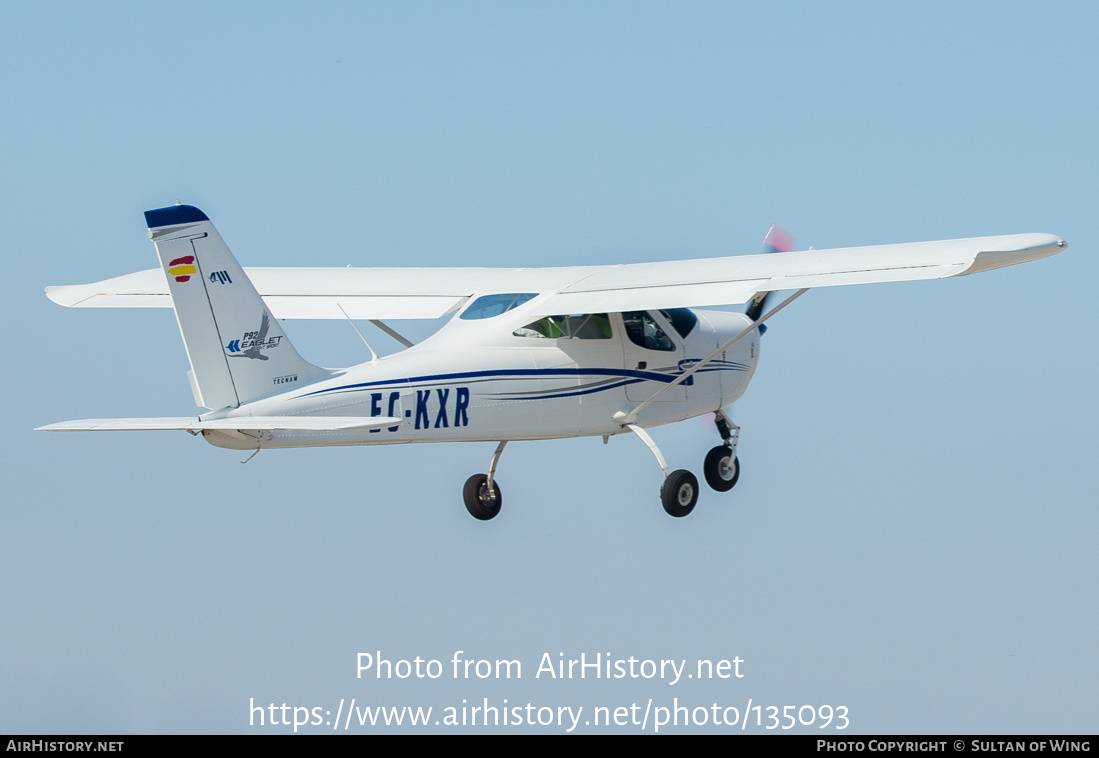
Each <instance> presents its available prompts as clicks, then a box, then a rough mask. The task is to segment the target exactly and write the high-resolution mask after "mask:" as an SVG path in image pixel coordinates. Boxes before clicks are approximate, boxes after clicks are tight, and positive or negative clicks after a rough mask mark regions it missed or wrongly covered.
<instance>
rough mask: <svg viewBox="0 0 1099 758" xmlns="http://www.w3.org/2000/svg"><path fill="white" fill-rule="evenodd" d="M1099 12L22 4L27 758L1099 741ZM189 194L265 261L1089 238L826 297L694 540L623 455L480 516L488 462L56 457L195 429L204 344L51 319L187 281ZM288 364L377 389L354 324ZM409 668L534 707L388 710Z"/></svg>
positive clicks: (535, 447)
mask: <svg viewBox="0 0 1099 758" xmlns="http://www.w3.org/2000/svg"><path fill="white" fill-rule="evenodd" d="M1097 15H1099V11H1097V10H1096V7H1095V6H1094V4H1090V3H1051V4H1040V5H1038V4H1032V3H1006V2H1005V3H996V4H991V3H990V4H964V5H962V6H958V4H955V3H927V2H921V3H911V4H887V5H883V4H881V3H844V4H810V3H804V4H803V3H769V4H767V5H766V7H764V8H750V7H742V6H741V4H730V3H713V4H709V3H691V4H688V5H683V4H660V3H637V2H626V3H579V4H571V3H545V4H532V3H523V4H516V3H499V4H492V3H489V4H486V3H462V4H460V3H423V4H415V5H413V4H408V3H371V4H364V3H322V4H314V5H310V6H308V7H306V6H304V5H299V4H289V3H264V4H258V3H257V4H229V5H226V4H220V3H189V4H187V5H186V6H178V7H175V6H174V7H168V6H163V7H159V6H157V7H154V6H150V5H148V4H141V3H133V4H119V3H109V4H96V5H95V6H91V5H82V4H75V3H50V4H45V3H41V4H31V3H20V2H14V1H12V0H0V165H2V166H3V175H2V178H0V223H2V225H3V229H4V238H3V241H2V242H0V249H2V250H3V260H4V263H5V274H4V278H3V284H2V286H3V294H4V297H3V298H2V299H0V314H2V316H3V322H2V323H3V324H5V327H6V330H7V334H8V336H7V338H6V339H5V341H4V345H5V353H6V356H7V362H6V369H5V370H4V371H3V372H2V374H0V376H2V379H0V381H2V382H3V390H4V394H5V396H6V397H7V404H6V414H5V415H6V420H5V428H6V434H5V435H4V442H3V453H4V455H3V463H2V466H3V469H2V470H3V473H4V484H5V486H4V497H3V507H2V508H0V575H2V576H3V577H5V581H4V582H3V583H0V607H3V608H4V613H3V614H2V615H0V732H91V731H103V732H131V731H132V732H237V731H249V726H248V720H249V711H248V704H249V700H250V699H253V698H254V700H255V702H257V703H261V704H268V703H271V702H275V703H276V704H282V703H287V704H289V705H298V706H307V707H310V708H312V707H316V706H320V707H322V708H325V709H331V710H332V711H333V712H334V711H335V710H336V707H337V706H338V704H339V701H340V699H341V698H345V699H347V700H348V701H350V699H351V698H357V700H358V703H359V704H366V705H422V706H425V707H426V706H432V707H434V708H436V709H442V708H444V707H446V706H448V705H460V704H461V701H462V699H463V698H464V699H466V700H467V701H469V704H474V703H480V702H481V700H482V699H483V698H486V697H487V698H489V699H490V701H492V703H491V704H494V705H501V704H502V700H503V699H504V698H507V699H508V700H509V704H511V705H525V704H526V703H528V702H530V703H533V704H534V705H535V706H538V707H541V706H553V707H555V708H556V707H557V706H565V705H570V706H573V707H574V708H575V707H578V706H584V707H585V708H586V709H589V713H590V709H591V708H593V707H595V706H601V705H606V706H612V707H613V706H619V705H625V706H629V705H630V704H631V703H634V702H637V703H641V704H642V705H644V704H645V703H646V702H647V701H648V699H649V698H652V699H653V704H654V706H657V705H670V704H671V701H672V698H678V699H679V703H680V704H686V705H689V706H691V707H694V706H699V705H701V706H707V707H709V706H710V705H711V704H712V703H718V704H721V705H722V706H726V705H733V706H736V707H738V708H740V709H741V710H743V708H744V706H745V704H746V703H747V701H748V699H749V698H751V699H752V701H753V703H754V704H762V705H764V706H767V705H778V706H783V705H798V706H800V705H806V704H809V705H821V704H830V705H833V706H838V705H844V706H847V708H848V709H849V715H850V719H851V726H850V728H849V729H848V730H847V732H848V733H851V732H905V733H916V732H969V733H1004V732H1094V730H1095V706H1096V703H1097V701H1099V691H1097V684H1096V682H1099V653H1097V652H1096V646H1095V630H1096V628H1099V611H1097V607H1096V600H1095V584H1096V578H1097V576H1099V558H1097V557H1096V550H1095V541H1096V536H1097V531H1099V529H1097V528H1099V516H1097V509H1096V507H1095V506H1096V492H1097V490H1099V487H1097V485H1099V475H1097V474H1096V469H1095V467H1094V460H1093V459H1094V457H1095V450H1096V445H1095V426H1096V421H1097V413H1096V411H1097V401H1096V397H1095V387H1096V379H1097V359H1096V352H1095V344H1096V342H1095V330H1096V328H1097V326H1099V310H1097V309H1096V306H1095V298H1094V292H1093V290H1094V283H1095V282H1096V281H1097V275H1099V270H1097V265H1096V262H1095V260H1096V259H1095V255H1094V250H1095V241H1096V239H1097V233H1099V226H1097V223H1096V220H1095V219H1096V209H1097V208H1099V192H1097V186H1099V185H1097V182H1096V176H1097V175H1099V165H1097V163H1099V161H1097V156H1096V149H1095V135H1096V134H1099V108H1097V105H1099V101H1097V95H1096V93H1097V92H1099V81H1097V80H1096V76H1097V74H1096V72H1097V71H1099V60H1097V54H1096V47H1095V44H1094V30H1095V29H1096V28H1097V21H1099V18H1097ZM177 199H180V200H182V201H183V202H186V203H191V204H194V205H197V206H199V207H201V208H202V209H203V210H205V211H206V212H207V213H208V214H209V215H210V217H211V218H212V219H213V220H214V222H215V223H216V224H217V226H218V228H219V230H220V231H221V233H222V235H223V236H224V237H225V239H226V240H227V241H228V243H229V245H230V246H231V247H232V249H233V250H234V252H235V253H236V255H237V257H238V258H239V259H240V260H241V262H242V263H244V264H245V265H303V264H313V265H344V264H347V263H354V264H356V265H364V266H365V265H385V266H390V265H417V266H432V265H448V266H452V265H487V266H494V265H498V266H517V265H551V264H583V263H611V262H628V261H644V260H663V259H668V258H680V257H682V258H687V257H701V256H709V255H728V254H732V253H754V252H757V251H758V250H759V248H760V242H761V239H762V236H763V234H764V232H765V230H766V229H767V227H768V225H769V224H771V223H774V222H779V223H782V224H783V225H784V226H786V227H787V228H788V229H790V230H791V232H792V233H793V234H794V235H795V236H797V237H798V239H799V242H801V244H802V245H803V246H809V245H813V246H815V247H818V248H821V247H831V246H843V245H858V244H874V243H885V242H901V241H912V240H922V239H942V238H950V237H963V236H977V235H985V234H1005V233H1014V232H1030V231H1035V232H1052V233H1055V234H1059V235H1061V236H1063V237H1064V238H1065V239H1066V240H1067V241H1068V243H1069V249H1068V251H1067V252H1066V253H1064V254H1062V255H1059V256H1057V257H1055V258H1052V259H1048V260H1044V261H1040V262H1036V263H1032V264H1028V265H1025V266H1020V267H1016V268H1012V269H1008V270H1004V271H997V272H992V273H989V274H983V275H980V276H974V277H966V278H963V279H958V280H950V281H943V282H918V283H911V284H897V285H881V286H867V287H853V288H832V289H828V290H817V291H813V292H810V293H809V294H808V295H807V296H805V297H804V298H802V299H801V300H799V301H798V303H797V304H796V305H795V306H793V307H791V308H790V309H788V310H787V311H785V312H783V313H782V314H781V315H780V316H778V317H776V319H775V320H774V322H773V325H772V328H771V330H770V331H769V332H768V333H767V336H766V338H765V340H764V343H765V344H764V350H763V357H762V361H761V364H760V369H759V371H758V372H757V374H756V377H755V379H754V380H753V384H752V386H751V388H750V389H749V391H748V393H747V395H746V396H745V398H744V399H743V401H741V403H739V404H738V405H737V407H736V408H735V410H734V418H735V419H736V420H737V422H738V423H739V424H741V426H742V427H743V431H742V436H741V449H740V453H741V460H742V464H743V471H742V476H741V480H740V483H739V484H738V486H737V488H736V489H735V490H734V491H733V492H732V493H730V494H729V495H724V496H721V495H718V494H716V493H713V492H711V491H709V490H706V491H704V492H703V493H702V496H701V499H700V502H699V506H698V508H696V510H695V512H694V513H693V514H692V515H691V516H690V517H689V518H687V519H683V520H672V519H670V518H669V517H667V516H666V515H665V514H664V512H663V511H662V510H661V508H660V505H659V502H658V498H657V489H658V487H659V484H660V472H659V469H658V468H657V466H656V465H655V463H654V461H653V459H652V456H651V455H650V454H649V452H648V451H647V450H645V449H644V447H643V446H642V445H641V444H640V443H639V442H638V441H637V440H636V439H633V438H630V437H620V438H616V439H614V440H612V441H611V443H610V444H609V445H607V446H605V447H604V446H603V445H602V444H601V442H600V440H597V439H596V440H574V441H563V442H535V443H523V444H519V443H517V444H514V445H512V446H509V448H508V450H507V451H506V453H505V455H504V458H503V460H502V462H501V465H500V469H499V478H500V482H501V486H502V487H503V489H504V491H505V493H506V508H505V511H504V513H503V514H502V515H501V516H500V517H499V518H498V519H496V520H495V521H493V522H491V523H489V524H482V523H478V522H475V521H474V520H473V519H471V518H470V517H469V516H468V515H467V513H466V512H465V509H464V508H463V507H462V503H461V496H460V489H461V485H462V483H463V482H464V481H465V479H466V477H467V476H468V475H469V474H471V473H475V472H478V471H484V470H485V468H486V467H487V463H488V459H489V456H490V455H491V452H492V446H491V445H473V444H468V445H447V446H419V447H416V446H396V447H390V448H386V447H378V448H359V449H339V450H303V451H272V452H266V453H263V454H260V455H259V456H258V457H257V458H256V459H255V460H253V461H251V462H250V463H248V464H247V465H246V466H241V465H240V464H239V463H238V461H239V460H241V459H242V458H243V456H241V455H238V454H236V453H233V452H229V451H224V450H218V449H215V448H212V447H209V446H207V445H205V444H203V443H202V442H201V441H199V440H195V439H192V438H190V437H188V436H187V435H184V434H168V433H163V434H152V433H149V434H143V433H141V434H137V433H135V434H118V435H47V434H43V433H33V432H31V431H30V430H31V429H32V428H33V427H35V426H40V425H42V424H46V423H51V422H55V421H62V420H66V419H72V418H85V417H107V416H141V415H150V416H158V415H164V416H167V415H186V414H189V413H191V412H192V411H193V404H192V400H191V394H190V392H189V390H188V385H187V380H186V377H185V372H186V369H187V361H186V356H185V353H184V351H183V346H182V342H181V340H180V338H179V334H178V331H177V329H176V326H175V323H174V319H173V318H172V315H171V313H170V312H164V311H128V312H127V311H102V312H89V311H73V310H66V309H62V308H59V307H57V306H55V305H53V304H52V303H50V302H49V301H47V300H46V298H45V297H44V296H43V295H42V288H43V287H44V286H46V285H48V284H69V283H80V282H87V281H95V280H98V279H102V278H105V277H108V276H114V275H118V274H122V273H127V272H130V271H134V270H138V269H144V268H149V267H151V266H153V265H154V264H155V254H154V250H153V247H152V245H151V244H150V243H149V242H148V240H147V238H146V237H145V228H144V223H143V219H142V216H141V213H142V211H144V210H147V209H149V208H155V207H160V206H163V205H167V204H170V203H172V202H174V201H175V200H177ZM286 328H287V330H288V332H289V334H290V337H291V339H293V340H294V342H295V345H296V346H297V347H298V348H299V350H300V351H301V352H302V353H303V354H304V355H305V356H306V357H307V358H308V359H310V360H312V361H314V362H316V363H321V364H325V365H346V364H348V363H353V362H358V361H361V360H364V359H366V357H367V356H366V355H365V350H364V348H363V347H362V345H361V343H360V342H359V341H358V338H357V337H356V336H355V335H354V333H353V332H352V331H351V329H350V328H349V327H348V326H347V325H346V324H340V323H337V322H331V323H323V324H307V323H300V322H291V323H289V324H288V325H287V327H286ZM366 328H368V329H372V327H366ZM407 328H408V329H409V331H410V332H412V333H413V334H414V335H416V336H420V335H422V334H424V333H426V331H425V330H426V329H427V325H421V324H414V325H409V326H408V327H407ZM367 334H368V336H370V337H371V339H373V340H374V341H375V343H376V344H378V345H379V346H382V345H387V349H388V350H392V349H395V348H396V345H395V344H394V343H392V342H387V341H386V338H385V337H384V336H382V335H381V334H380V333H378V332H376V331H371V332H367ZM654 436H655V437H656V439H657V441H658V442H659V443H660V444H661V445H662V446H663V449H664V451H665V453H666V454H667V455H668V457H669V459H670V463H671V464H672V466H673V467H674V468H691V469H694V470H695V471H696V472H699V471H700V470H701V461H702V457H703V455H704V454H705V452H706V450H707V449H709V448H710V447H711V446H712V445H713V444H715V441H716V436H715V435H714V433H713V431H712V430H711V429H710V428H708V427H707V426H706V425H705V424H703V423H701V422H699V421H688V422H684V423H682V424H679V425H676V426H673V427H665V428H660V429H657V430H655V432H654ZM378 650H380V651H382V652H383V654H384V655H386V656H388V657H392V658H394V659H397V658H414V657H415V656H421V657H423V658H428V659H440V660H442V661H444V662H446V661H449V660H450V657H451V656H452V654H453V653H454V651H455V650H463V651H466V654H467V655H468V656H470V657H476V658H485V659H495V658H515V659H519V660H521V661H522V663H523V665H524V671H523V674H524V676H523V679H522V680H521V681H512V682H495V681H473V682H466V681H454V680H453V679H450V678H449V677H443V678H441V679H439V680H437V681H411V680H410V681H402V682H397V681H392V682H378V681H376V680H367V679H362V680H359V679H356V678H355V656H356V654H357V653H359V652H375V651H378ZM544 652H549V653H550V654H551V655H553V656H556V655H557V654H558V653H561V652H563V653H565V655H566V657H578V656H579V655H580V654H581V653H586V654H588V655H589V656H591V655H594V654H595V653H604V654H605V653H608V652H609V653H611V655H612V657H615V658H628V657H630V656H634V657H637V658H656V659H662V658H673V659H687V660H688V661H694V660H695V659H698V658H710V659H718V658H728V659H731V658H733V657H736V656H739V657H740V658H741V659H743V660H744V661H745V663H744V665H743V669H742V670H743V672H744V673H745V677H744V678H743V679H739V680H735V681H720V682H718V681H715V682H699V681H690V682H684V683H680V684H677V685H675V686H669V685H667V684H662V683H660V682H658V681H643V680H641V681H634V680H624V681H611V682H608V681H605V680H604V681H595V682H593V681H591V680H588V681H571V682H568V681H566V682H552V681H546V680H545V679H544V678H540V679H538V680H535V679H534V678H533V674H534V671H535V669H536V667H537V664H538V661H539V659H540V658H541V656H542V654H543V653H544ZM586 715H587V714H586ZM765 721H766V719H765ZM432 728H433V729H434V728H435V727H432ZM314 729H315V728H314ZM440 729H442V728H441V727H440ZM753 729H754V730H755V731H765V730H763V729H756V728H754V727H753ZM279 730H280V729H275V730H272V729H270V728H265V729H255V730H253V731H261V732H262V731H279ZM281 730H282V731H286V729H281ZM530 730H531V731H540V732H547V733H556V732H558V731H561V730H560V729H558V728H557V727H545V728H543V727H535V728H533V729H530ZM594 730H595V729H594V727H584V726H581V727H580V731H589V732H590V731H594ZM636 730H637V728H636V727H621V728H617V727H616V728H614V729H613V730H611V731H615V732H623V733H630V732H633V731H636ZM714 730H715V729H714V728H713V727H712V726H706V727H698V728H692V729H682V728H681V729H680V730H679V731H714ZM723 730H724V729H723V728H722V729H718V730H716V731H723ZM354 731H366V730H365V729H354ZM400 731H410V730H409V729H402V730H400ZM443 731H450V732H454V731H467V730H455V729H451V730H443ZM500 731H507V732H510V731H517V729H515V728H510V727H509V728H507V729H501V730H500Z"/></svg>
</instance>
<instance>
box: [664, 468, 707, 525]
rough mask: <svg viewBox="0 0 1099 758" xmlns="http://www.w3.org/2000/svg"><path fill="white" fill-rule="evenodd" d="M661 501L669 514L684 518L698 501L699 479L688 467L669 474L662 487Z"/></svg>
mask: <svg viewBox="0 0 1099 758" xmlns="http://www.w3.org/2000/svg"><path fill="white" fill-rule="evenodd" d="M660 502H661V503H663V505H664V510H665V511H667V512H668V515H669V516H675V517H676V518H683V517H684V516H686V515H687V514H688V513H690V512H691V511H693V510H694V507H695V503H697V502H698V479H696V478H695V475H694V474H692V473H691V472H690V471H687V470H686V469H679V470H678V471H673V472H672V473H670V474H668V476H667V478H666V479H665V480H664V484H663V486H661V488H660Z"/></svg>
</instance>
